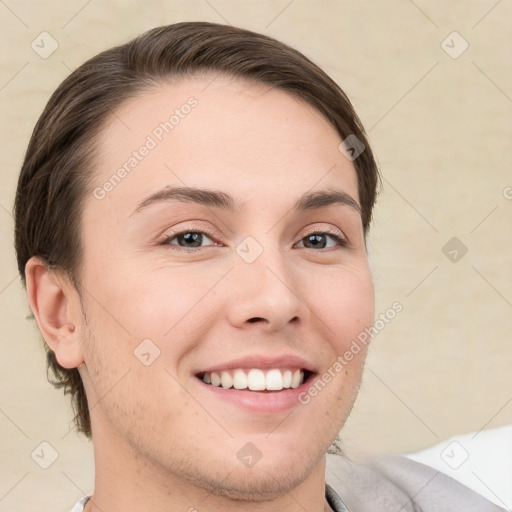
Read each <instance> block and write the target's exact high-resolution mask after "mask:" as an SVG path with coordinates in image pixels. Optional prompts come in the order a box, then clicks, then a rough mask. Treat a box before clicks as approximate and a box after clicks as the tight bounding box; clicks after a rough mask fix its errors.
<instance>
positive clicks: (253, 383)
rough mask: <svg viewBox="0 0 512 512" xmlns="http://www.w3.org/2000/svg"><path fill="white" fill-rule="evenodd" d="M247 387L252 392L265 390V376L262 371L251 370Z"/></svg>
mask: <svg viewBox="0 0 512 512" xmlns="http://www.w3.org/2000/svg"><path fill="white" fill-rule="evenodd" d="M247 386H248V388H249V389H250V390H251V391H263V390H264V389H265V374H264V373H263V372H262V371H261V370H250V371H249V375H247Z"/></svg>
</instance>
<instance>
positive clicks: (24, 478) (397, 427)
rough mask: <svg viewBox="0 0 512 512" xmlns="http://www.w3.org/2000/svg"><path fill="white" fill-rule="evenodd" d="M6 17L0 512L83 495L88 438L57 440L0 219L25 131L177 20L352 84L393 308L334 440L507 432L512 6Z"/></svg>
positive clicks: (384, 281) (28, 12)
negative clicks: (284, 52) (141, 40)
mask: <svg viewBox="0 0 512 512" xmlns="http://www.w3.org/2000/svg"><path fill="white" fill-rule="evenodd" d="M0 16H1V26H0V30H1V33H2V39H3V40H2V44H1V48H2V69H1V77H0V101H1V105H2V115H1V117H0V123H1V130H2V131H1V141H2V145H1V147H2V159H1V162H2V165H1V167H0V178H1V181H0V183H1V185H0V186H1V188H0V236H1V240H2V245H1V255H0V257H1V275H0V318H1V321H0V329H1V339H2V352H1V353H2V357H1V359H0V375H1V377H0V379H1V395H0V436H1V450H2V454H1V459H0V460H1V462H2V467H1V479H0V511H4V510H6V511H7V510H9V511H10V512H14V511H18V510H23V511H25V512H29V511H36V510H53V511H64V512H69V509H70V508H71V504H73V503H74V502H75V500H77V499H78V498H79V497H81V496H82V493H83V492H90V491H91V490H92V485H93V458H92V449H91V446H90V444H88V443H87V442H86V441H85V440H83V439H81V438H79V437H77V436H75V435H74V433H73V432H71V433H69V428H70V426H71V423H70V420H71V409H70V406H69V402H68V398H67V397H64V396H62V393H61V392H60V391H57V390H54V389H53V388H52V387H51V386H50V385H49V384H48V383H47V382H46V374H45V363H44V357H43V350H42V348H41V346H40V344H39V340H38V334H37V332H36V329H35V327H34V325H33V324H31V323H30V322H29V321H27V320H26V319H25V317H26V315H27V314H28V312H29V310H28V305H27V302H26V300H25V295H24V292H23V290H22V289H21V285H20V280H19V278H18V276H17V269H16V264H15V258H14V253H13V247H12V238H13V234H12V230H13V219H12V216H11V212H12V204H13V198H14V192H15V186H16V182H17V175H18V172H19V168H20V165H21V162H22V158H23V154H24V151H25V148H26V146H27V143H28V139H29V137H30V134H31V131H32V129H33V126H34V124H35V122H36V120H37V118H38V116H39V114H40V113H41V110H42V109H43V107H44V105H45V103H46V101H47V100H48V98H49V96H50V94H51V93H52V92H53V90H54V89H55V88H56V87H57V85H58V84H59V83H60V82H61V81H62V80H63V79H64V78H65V77H66V76H67V75H68V74H69V72H70V71H71V70H73V69H75V68H76V67H78V66H79V65H80V64H81V63H83V62H84V61H85V60H86V59H87V58H89V57H91V56H93V55H95V54H96V53H98V52H99V51H101V50H103V49H105V48H107V47H110V46H113V45H114V44H119V43H123V42H125V41H127V40H128V39H130V38H132V37H134V36H135V35H136V34H138V33H140V32H142V31H144V30H146V29H149V28H152V27H155V26H157V25H162V24H168V23H173V22H177V21H182V20H206V21H214V22H220V23H231V24H233V25H239V26H242V27H245V28H249V29H253V30H256V31H259V32H263V33H267V34H269V35H272V36H274V37H277V38H278V39H281V40H283V41H285V42H287V43H289V44H291V45H292V46H295V47H297V48H298V49H300V50H301V51H302V52H304V53H305V54H306V55H307V56H309V57H310V58H312V59H313V60H314V61H316V62H317V63H318V64H320V65H321V66H322V67H323V68H324V69H325V70H326V71H327V72H328V73H329V74H330V75H331V76H332V77H333V78H334V79H335V80H336V81H337V82H338V83H339V84H340V85H341V87H342V88H343V89H344V90H345V91H346V92H347V94H348V95H349V97H350V98H351V99H352V101H353V103H354V105H355V107H356V110H357V111H358V112H359V114H360V116H361V118H362V120H363V123H364V124H365V126H366V129H367V131H368V133H369V137H370V140H371V142H372V143H373V148H374V151H375V153H376V155H377V158H378V162H379V165H380V168H381V170H382V173H383V178H384V181H383V191H382V193H381V195H380V198H379V202H378V207H377V209H376V212H375V214H376V220H375V222H374V225H373V229H372V232H371V242H370V247H371V252H372V262H373V268H374V275H375V284H376V292H377V312H378V313H380V312H384V311H385V310H386V309H387V308H388V307H390V306H391V304H392V303H393V302H395V301H399V302H400V303H402V304H403V311H402V312H401V313H400V314H399V315H397V317H396V318H395V319H394V320H393V321H392V322H391V323H390V324H389V325H388V326H386V328H385V329H384V330H382V332H381V333H380V334H379V335H378V336H377V337H376V338H375V340H374V342H373V347H372V349H371V353H370V357H369V359H368V365H367V372H366V376H365V379H364V383H363V386H362V389H361V394H360V397H359V399H358V402H357V404H356V407H355V409H354V411H353V413H352V415H351V417H350V419H349V421H348V423H347V425H346V428H345V430H344V435H343V438H344V442H345V444H346V446H348V447H351V448H353V449H361V450H365V451H372V450H392V451H414V450H419V449H422V448H424V447H426V446H429V445H432V444H436V443H438V442H440V441H442V440H443V439H446V438H447V437H449V436H451V435H453V434H458V433H464V432H470V431H477V430H480V429H482V428H490V427H493V426H499V425H505V424H507V423H511V422H512V385H511V379H510V369H511V366H512V365H511V363H512V350H511V347H510V345H511V337H510V332H511V330H512V314H511V313H512V241H511V232H512V230H511V226H512V200H511V199H507V198H506V197H505V196H506V195H508V197H512V189H507V187H512V173H511V169H512V149H511V140H512V123H511V114H512V99H511V98H512V73H511V71H512V69H511V68H512V64H511V58H510V47H511V38H512V29H511V24H510V20H511V19H512V2H510V1H509V0H502V1H496V0H492V1H470V2H468V1H463V0H460V1H450V2H445V1H443V0H439V1H430V2H429V1H424V0H423V1H422V0H416V1H415V2H412V1H409V0H392V1H385V2H384V1H377V0H375V1H359V2H354V1H352V0H347V1H345V0H339V1H327V0H325V1H315V2H313V1H307V0H295V1H290V0H283V1H258V2H256V1H254V2H241V1H240V2H235V1H232V0H208V1H206V0H204V1H203V0H193V1H188V2H185V1H165V2H164V1H156V0H155V1H147V2H136V1H131V2H128V1H126V2H124V1H120V0H119V1H114V0H110V1H98V0H92V1H89V2H87V1H83V0H80V1H69V0H66V1H64V0H62V1H57V0H54V1H49V2H44V5H43V3H42V2H41V3H39V2H35V1H33V2H29V1H20V0H6V1H5V2H1V3H0ZM43 31H47V32H49V33H50V34H51V36H52V37H53V38H54V39H55V40H56V41H57V42H58V45H59V47H58V49H57V50H56V51H55V52H54V53H53V54H52V55H51V56H50V57H48V58H47V59H42V58H41V57H39V56H38V55H37V54H36V53H35V52H34V51H33V50H32V48H31V43H32V41H33V40H34V39H36V38H37V37H38V35H39V34H40V33H41V32H43ZM453 31H457V32H458V33H459V34H460V35H461V36H462V37H463V38H464V40H466V41H467V43H468V44H469V47H468V49H467V50H466V51H465V52H464V53H462V54H461V55H460V56H459V57H458V58H456V59H455V58H452V57H451V56H450V55H448V54H447V53H446V52H445V51H444V50H443V47H442V46H441V45H442V42H443V40H445V39H446V38H447V36H448V35H449V34H451V33H452V32H453ZM461 43H462V41H461V40H458V39H457V36H455V38H454V37H453V36H452V37H450V38H448V40H447V42H446V43H445V45H446V44H447V45H449V46H452V47H453V48H451V49H449V50H450V51H451V52H452V53H453V52H456V51H458V50H460V49H461V48H462V46H461ZM507 191H508V192H509V193H508V194H507ZM452 237H458V239H460V241H461V242H462V243H463V244H464V245H465V246H466V247H467V249H468V252H467V254H465V255H464V256H463V257H462V258H461V259H460V260H459V261H457V262H455V263H454V262H452V261H450V260H449V259H448V258H447V257H446V256H445V254H444V253H443V252H442V248H443V247H444V245H445V244H446V243H447V242H448V241H449V240H450V239H451V238H452ZM42 441H46V442H48V443H50V444H51V445H52V447H53V448H54V449H55V450H56V451H57V452H58V454H59V457H58V459H57V460H56V462H55V463H54V464H53V465H52V466H50V467H49V468H48V469H46V470H43V469H41V468H40V467H39V466H38V465H36V463H35V462H34V461H33V460H32V459H31V453H32V451H33V450H34V449H35V448H36V447H38V446H39V444H40V443H41V442H42Z"/></svg>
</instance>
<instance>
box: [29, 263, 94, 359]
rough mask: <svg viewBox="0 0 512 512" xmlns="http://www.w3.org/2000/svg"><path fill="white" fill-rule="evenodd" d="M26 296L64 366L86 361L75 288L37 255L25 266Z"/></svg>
mask: <svg viewBox="0 0 512 512" xmlns="http://www.w3.org/2000/svg"><path fill="white" fill-rule="evenodd" d="M25 276H26V283H27V296H28V301H29V304H30V308H31V309H32V312H33V313H34V317H35V319H36V321H37V325H38V327H39V331H40V332H41V335H42V336H43V338H44V340H45V341H46V343H47V344H48V346H49V347H50V349H51V350H52V351H53V352H54V353H55V357H56V359H57V362H58V363H59V365H60V366H62V367H63V368H76V367H78V366H79V365H80V364H82V363H83V362H84V359H83V354H82V349H81V344H80V338H79V334H80V333H79V332H78V329H77V328H76V326H77V325H79V320H80V319H79V318H74V316H76V313H74V312H75V311H78V310H79V308H77V307H73V301H76V300H77V299H76V297H75V295H76V294H73V293H72V291H73V287H72V286H71V285H70V284H69V283H68V282H67V281H66V280H65V279H64V278H63V277H62V276H58V275H57V274H56V273H55V272H54V271H52V270H50V269H49V268H48V267H47V265H45V263H44V262H43V261H42V260H41V259H40V258H37V257H32V258H30V259H29V260H28V262H27V264H26V265H25Z"/></svg>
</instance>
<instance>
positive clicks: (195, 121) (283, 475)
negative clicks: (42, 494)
mask: <svg viewBox="0 0 512 512" xmlns="http://www.w3.org/2000/svg"><path fill="white" fill-rule="evenodd" d="M211 80H212V78H208V79H199V78H196V79H187V80H186V81H183V82H181V83H179V84H175V85H172V86H171V85H168V84H167V85H162V86H160V87H156V88H154V89H153V90H151V91H149V92H147V93H145V94H143V95H141V96H139V97H138V98H136V99H132V100H130V101H129V102H127V103H125V104H124V105H123V106H122V107H121V108H120V109H119V110H118V111H116V115H115V116H112V119H111V120H110V122H109V123H108V126H106V127H105V129H104V131H103V133H102V136H101V137H100V142H99V152H98V161H97V168H96V169H95V170H94V172H95V185H96V187H97V188H96V190H95V192H94V194H92V193H91V194H90V196H89V197H88V199H87V202H86V205H85V210H84V214H83V243H84V246H85V253H84V267H83V274H82V277H83V281H82V282H83V287H84V289H85V291H84V307H85V312H86V316H87V325H86V326H82V327H81V329H82V331H81V333H82V336H83V356H84V362H85V364H84V365H81V366H80V372H81V375H82V378H83V380H84V384H85V387H86V392H87V396H88V400H89V406H90V408H91V419H92V426H93V436H94V440H95V443H102V444H103V445H104V446H105V449H107V447H108V450H112V451H109V454H110V456H113V453H114V452H115V450H117V451H116V452H115V453H117V456H119V457H120V458H121V457H127V454H131V456H136V457H137V459H138V464H140V465H141V466H140V467H148V468H149V467H151V468H153V469H155V468H158V471H159V472H162V471H163V472H164V473H166V472H167V473H168V474H169V475H173V474H174V475H181V476H182V477H184V478H186V479H187V480H188V481H189V482H193V483H195V484H196V485H198V486H200V487H204V488H206V489H213V488H214V486H216V485H220V486H221V488H222V489H223V491H220V490H219V489H217V490H216V491H215V492H217V493H219V492H224V493H225V494H226V495H230V496H253V497H255V496H258V497H259V499H263V498H264V497H265V496H269V497H270V495H271V494H272V492H282V491H283V490H289V489H292V488H294V487H295V486H297V485H298V484H299V483H300V482H301V481H303V480H304V478H306V476H307V475H308V474H309V473H311V471H312V470H313V469H314V467H315V466H317V465H318V464H319V461H320V460H322V456H323V454H324V453H325V451H326V450H327V448H328V446H329V444H330V443H331V441H332V440H333V439H334V437H335V436H336V434H337V432H338V430H339V429H340V428H341V426H342V425H343V424H344V422H345V420H346V418H347V416H348V414H349V412H350V410H351V408H352V405H353V402H354V400H355V397H356V394H357V390H358V386H359V383H360V379H361V372H362V366H363V361H364V357H365V353H366V351H365V350H364V349H363V350H361V351H360V352H358V353H357V354H355V355H354V358H353V360H352V361H351V362H350V363H349V364H348V365H345V366H344V367H343V368H341V369H340V368H339V366H337V367H336V368H337V369H336V370H333V364H334V363H335V361H336V358H337V356H338V355H342V354H343V353H345V351H346V350H348V349H349V347H350V345H351V343H352V341H353V340H355V339H356V337H357V335H358V334H359V333H360V332H361V331H363V330H364V329H365V327H368V326H369V325H371V323H372V321H373V315H374V298H373V286H372V279H371V275H370V271H369V267H368V262H367V257H366V252H365V245H364V237H363V229H362V225H361V217H360V214H359V213H358V211H357V209H356V208H354V207H353V206H351V205H350V204H341V203H339V202H335V203H332V204H330V205H327V206H322V207H320V208H302V209H301V208H298V209H296V208H295V203H296V202H297V201H298V199H299V198H301V196H303V195H304V194H312V193H317V192H320V191H339V192H342V193H343V194H346V195H348V196H350V197H351V198H353V200H354V201H355V202H356V203H357V202H358V188H357V178H356V173H355V169H354V166H353V164H352V162H350V161H349V160H348V159H346V158H345V157H344V155H343V154H342V153H341V152H340V151H339V150H338V145H339V144H340V142H341V139H340V137H339V135H338V134H337V133H336V131H335V130H334V128H332V126H331V125H330V124H329V123H328V122H327V121H326V120H325V119H324V118H323V117H322V116H321V115H320V114H319V113H318V112H317V111H316V110H315V109H313V108H312V107H311V106H309V105H306V104H304V103H302V102H299V101H298V100H296V99H294V98H293V97H292V96H290V95H288V94H287V93H285V92H282V91H279V90H277V89H272V88H269V87H266V86H254V85H249V84H247V83H243V82H240V81H237V80H227V79H222V80H220V79H217V80H216V81H215V82H213V83H210V82H211ZM208 84H210V85H208ZM191 97H192V98H194V99H193V100H189V98H191ZM186 105H188V107H187V106H186ZM175 111H176V112H175ZM172 115H174V116H175V117H174V118H172V119H171V121H170V122H169V118H170V117H171V116H172ZM165 122H168V125H165ZM160 123H164V124H163V125H161V124H160ZM141 146H145V147H146V150H141V149H140V148H141ZM134 151H135V152H137V154H136V155H134V154H133V153H134ZM130 158H132V160H130ZM123 165H124V166H125V167H124V170H125V172H122V171H119V169H120V168H122V167H123ZM112 175H116V178H112ZM107 182H109V183H110V185H109V184H107ZM174 187H181V188H187V189H191V188H200V189H209V190H214V191H216V192H221V193H223V194H228V195H229V196H232V197H233V198H234V201H235V202H236V203H237V204H238V205H240V206H241V208H240V209H239V210H236V211H231V210H230V209H228V208H224V207H221V205H219V204H217V203H214V202H210V203H208V204H201V203H198V202H192V201H185V200H184V199H185V197H184V196H181V199H182V200H178V199H176V198H174V199H167V200H163V199H160V200H153V201H146V202H145V204H144V205H143V206H140V205H141V203H143V201H144V200H145V199H146V198H148V197H149V196H151V195H153V194H155V193H157V192H160V191H163V190H170V189H171V188H174ZM203 197H204V196H203ZM313 234H316V236H314V235H313ZM178 235H179V236H178ZM336 237H340V238H341V239H342V240H344V242H341V243H340V242H339V241H338V240H337V238H336ZM251 358H252V359H251ZM304 369H308V370H309V371H308V372H305V376H306V377H307V380H306V381H305V382H304V383H302V384H301V383H300V382H301V381H300V380H299V379H300V371H301V370H304ZM329 369H330V375H331V378H330V379H329V382H328V383H327V384H325V382H324V384H325V385H323V386H318V389H319V390H320V391H318V392H317V393H316V395H315V396H311V395H307V396H309V400H305V398H304V397H305V396H306V395H305V392H307V390H308V388H309V387H310V386H311V385H312V384H313V383H314V382H315V378H317V379H318V378H320V379H321V377H322V376H323V375H325V374H326V373H328V371H329ZM213 370H216V371H215V372H213ZM236 370H238V371H236ZM251 370H252V371H251ZM271 370H272V371H271ZM223 371H224V372H223ZM205 373H207V374H208V375H207V376H206V377H205V379H206V380H210V381H213V383H214V384H215V383H218V379H217V377H215V376H214V375H213V374H212V373H216V374H217V375H218V378H220V379H222V384H221V385H220V386H214V385H212V384H208V383H206V382H204V381H203V377H204V375H205ZM290 373H291V376H292V377H294V378H293V382H291V383H290ZM235 374H236V375H235ZM294 374H295V375H294ZM308 375H309V377H308ZM230 379H231V380H233V379H234V382H235V384H234V385H235V386H236V387H239V388H241V387H243V386H244V385H248V386H249V387H253V388H259V387H261V386H262V385H265V386H268V387H271V388H273V389H272V390H248V389H245V390H244V389H235V387H231V388H228V387H223V386H228V385H229V384H230ZM262 383H263V384H262ZM283 385H286V386H290V385H291V386H292V387H288V388H285V389H283V390H281V391H279V390H278V389H279V387H280V386H283ZM296 385H299V387H297V388H296V387H294V386H296ZM276 388H277V389H276ZM299 397H302V400H300V399H299ZM305 402H307V403H305ZM263 492H264V493H265V494H263ZM253 493H254V494H253Z"/></svg>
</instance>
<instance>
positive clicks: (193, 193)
mask: <svg viewBox="0 0 512 512" xmlns="http://www.w3.org/2000/svg"><path fill="white" fill-rule="evenodd" d="M167 201H181V202H187V203H197V204H202V205H205V206H214V207H216V208H221V209H224V210H227V211H230V212H232V213H236V214H240V213H241V212H242V211H243V209H244V207H245V202H242V201H239V200H237V199H235V198H234V197H233V196H231V195H229V194H226V193H225V192H222V191H219V190H209V189H204V188H196V187H165V188H164V189H162V190H159V191H158V192H155V193H153V194H151V195H150V196H148V197H146V198H145V199H144V200H143V201H142V202H141V203H140V204H139V205H138V206H137V208H135V210H134V211H133V212H132V213H131V214H130V217H131V216H132V215H133V214H134V213H137V212H140V211H141V210H144V209H145V208H147V207H148V206H150V205H153V204H156V203H161V202H167ZM333 204H340V205H343V206H349V207H350V208H352V209H354V210H355V211H356V212H357V213H358V214H359V215H361V207H360V206H359V204H358V203H357V201H356V200H355V199H354V198H353V197H352V196H350V195H349V194H347V193H346V192H344V191H342V190H332V189H330V190H329V189H328V190H320V191H317V192H306V193H305V194H303V195H302V196H300V197H299V198H298V199H297V201H296V202H295V204H294V205H293V209H294V210H296V211H299V212H305V211H311V210H317V209H320V208H325V207H327V206H331V205H333Z"/></svg>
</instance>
